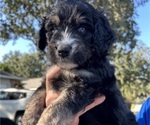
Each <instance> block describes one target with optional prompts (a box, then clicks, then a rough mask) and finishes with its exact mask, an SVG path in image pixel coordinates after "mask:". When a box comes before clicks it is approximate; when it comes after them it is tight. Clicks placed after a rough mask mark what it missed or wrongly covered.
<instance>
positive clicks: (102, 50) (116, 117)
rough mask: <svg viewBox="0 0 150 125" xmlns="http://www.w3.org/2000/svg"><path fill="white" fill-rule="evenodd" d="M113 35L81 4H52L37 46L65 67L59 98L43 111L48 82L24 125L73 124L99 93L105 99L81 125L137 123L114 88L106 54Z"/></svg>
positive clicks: (57, 83)
mask: <svg viewBox="0 0 150 125" xmlns="http://www.w3.org/2000/svg"><path fill="white" fill-rule="evenodd" d="M114 41H115V35H114V32H113V30H112V29H111V28H110V25H109V23H108V21H107V19H106V17H105V16H104V15H103V14H102V13H100V12H99V11H97V10H96V9H94V8H93V7H92V6H91V5H89V4H88V3H86V2H83V1H80V0H66V1H63V2H61V3H59V4H58V5H56V6H54V7H53V8H52V10H51V12H50V13H49V14H48V15H47V17H46V18H45V19H44V21H43V24H42V28H41V30H40V39H39V42H38V46H39V48H40V49H41V50H43V51H44V49H45V47H46V46H47V53H48V59H49V60H50V61H51V63H52V65H58V66H59V67H61V68H62V71H61V73H60V74H59V75H58V76H57V77H56V78H55V79H54V80H53V82H52V88H51V89H52V90H53V91H55V92H58V93H60V96H59V97H58V98H57V99H56V100H54V101H53V102H52V104H51V105H49V106H48V107H47V108H45V101H44V100H45V86H44V84H45V82H43V85H42V86H41V87H40V88H39V89H38V90H37V91H36V92H35V93H34V95H33V96H32V98H31V100H30V101H29V103H28V105H27V109H26V111H25V114H24V116H23V120H22V125H36V124H37V125H69V124H70V121H72V119H73V117H74V116H75V115H76V113H77V112H79V111H80V110H82V109H84V108H85V107H86V106H87V105H89V104H90V103H92V102H93V101H94V98H95V97H97V96H98V95H99V94H104V95H105V96H106V100H105V101H104V102H103V103H102V104H100V105H98V106H96V107H95V108H93V109H92V110H90V111H88V112H87V113H85V114H84V115H82V116H81V117H80V123H79V125H136V121H135V117H134V115H133V114H132V113H131V112H130V110H129V109H128V107H127V105H126V103H125V102H124V99H123V97H122V95H121V93H120V91H119V89H118V87H117V85H116V77H115V75H114V67H113V66H112V65H110V63H109V60H108V59H107V57H106V56H107V53H108V51H109V49H110V47H111V46H112V44H113V42H114Z"/></svg>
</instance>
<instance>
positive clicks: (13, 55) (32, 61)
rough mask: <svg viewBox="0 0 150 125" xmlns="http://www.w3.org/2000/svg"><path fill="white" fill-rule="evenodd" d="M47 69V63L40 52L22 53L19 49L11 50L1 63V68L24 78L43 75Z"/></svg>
mask: <svg viewBox="0 0 150 125" xmlns="http://www.w3.org/2000/svg"><path fill="white" fill-rule="evenodd" d="M45 69H46V63H45V62H44V61H43V60H42V59H41V58H40V56H39V54H38V53H32V54H21V53H20V52H18V51H15V52H9V53H8V54H6V55H5V56H4V57H3V62H2V63H0V70H3V71H7V72H10V73H12V74H13V75H16V76H21V77H24V78H35V77H42V76H43V74H42V73H44V72H45Z"/></svg>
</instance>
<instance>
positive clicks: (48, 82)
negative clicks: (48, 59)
mask: <svg viewBox="0 0 150 125" xmlns="http://www.w3.org/2000/svg"><path fill="white" fill-rule="evenodd" d="M60 71H61V68H60V67H58V66H56V65H55V66H52V67H51V68H50V69H49V70H48V72H47V73H46V92H48V91H49V90H50V88H51V81H52V79H53V78H55V77H56V76H57V74H58V73H59V72H60Z"/></svg>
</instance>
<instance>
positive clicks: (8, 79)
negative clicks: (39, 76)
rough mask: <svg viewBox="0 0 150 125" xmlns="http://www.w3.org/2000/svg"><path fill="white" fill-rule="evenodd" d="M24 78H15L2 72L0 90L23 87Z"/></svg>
mask: <svg viewBox="0 0 150 125" xmlns="http://www.w3.org/2000/svg"><path fill="white" fill-rule="evenodd" d="M23 79H24V78H21V77H18V76H14V75H12V74H10V73H7V72H5V71H0V89H4V88H17V87H19V86H20V85H21V81H22V80H23Z"/></svg>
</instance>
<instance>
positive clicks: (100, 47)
mask: <svg viewBox="0 0 150 125" xmlns="http://www.w3.org/2000/svg"><path fill="white" fill-rule="evenodd" d="M94 20H95V31H94V37H93V38H94V44H95V45H94V50H95V51H96V53H97V54H98V55H99V56H103V55H106V54H107V53H108V50H109V48H110V47H111V46H112V44H113V42H114V41H115V39H116V37H115V33H114V31H113V30H112V29H111V28H110V24H109V22H108V20H107V18H106V17H105V16H104V15H103V14H102V12H98V11H97V12H96V13H95V19H94Z"/></svg>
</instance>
